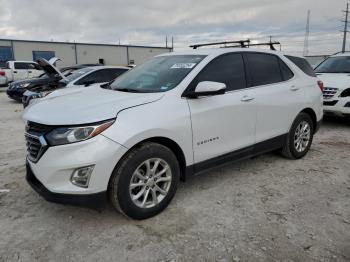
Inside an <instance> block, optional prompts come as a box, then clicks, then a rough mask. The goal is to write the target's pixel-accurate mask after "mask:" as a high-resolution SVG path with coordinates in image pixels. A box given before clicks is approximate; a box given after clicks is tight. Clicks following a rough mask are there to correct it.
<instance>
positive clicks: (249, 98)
mask: <svg viewBox="0 0 350 262" xmlns="http://www.w3.org/2000/svg"><path fill="white" fill-rule="evenodd" d="M252 100H254V97H251V96H247V95H245V96H243V97H242V98H241V101H242V102H249V101H252Z"/></svg>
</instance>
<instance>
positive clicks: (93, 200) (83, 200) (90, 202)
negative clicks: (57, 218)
mask: <svg viewBox="0 0 350 262" xmlns="http://www.w3.org/2000/svg"><path fill="white" fill-rule="evenodd" d="M26 167H27V174H26V180H27V182H28V184H29V185H30V186H31V187H32V188H33V189H34V190H35V191H36V192H37V193H38V194H39V195H41V196H42V197H43V198H45V199H46V200H47V201H50V202H54V203H61V204H71V205H79V206H87V207H94V208H96V207H101V206H103V205H104V203H106V199H107V194H106V191H104V192H100V193H95V194H86V195H74V194H59V193H54V192H51V191H50V190H48V189H47V188H46V187H45V186H44V185H43V184H42V183H41V182H40V181H39V180H38V179H37V178H36V177H35V175H34V173H33V171H32V169H31V168H30V165H29V163H28V162H27V163H26Z"/></svg>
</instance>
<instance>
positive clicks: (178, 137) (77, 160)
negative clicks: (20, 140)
mask: <svg viewBox="0 0 350 262" xmlns="http://www.w3.org/2000/svg"><path fill="white" fill-rule="evenodd" d="M290 58H294V57H290ZM290 58H287V57H285V56H284V55H283V54H282V53H280V52H276V51H264V50H254V49H249V48H220V49H202V50H192V51H190V52H173V53H167V54H164V55H160V56H157V57H154V58H152V59H150V60H149V61H147V62H146V63H144V64H141V65H138V66H137V67H135V68H134V69H132V70H130V71H129V72H127V73H126V74H124V75H122V76H120V77H118V78H117V79H116V80H115V81H113V82H112V83H111V84H109V85H106V86H104V88H100V87H95V88H88V89H85V90H83V89H82V88H81V89H80V90H79V89H78V88H75V89H74V92H71V93H70V94H69V96H67V95H66V94H65V93H64V91H62V92H61V93H60V92H57V93H56V94H55V95H54V93H52V94H50V95H49V96H47V97H44V98H42V99H39V100H38V102H37V103H34V104H32V105H30V106H29V107H28V108H27V109H26V110H25V112H24V115H23V117H24V119H25V120H26V121H27V127H26V135H25V136H26V141H27V150H28V157H27V181H28V182H29V184H30V185H31V186H32V187H33V189H34V190H36V191H37V192H38V193H39V194H41V195H42V196H44V197H45V198H46V199H47V200H49V201H55V202H64V203H68V202H72V203H80V204H82V203H85V204H89V203H90V204H91V203H99V202H98V201H103V199H105V197H106V196H108V197H109V199H110V202H111V203H112V205H113V206H114V207H115V208H116V209H118V210H119V211H120V212H121V213H123V214H125V215H126V216H128V217H131V218H134V219H145V218H148V217H151V216H154V215H156V214H158V213H159V212H161V211H162V210H163V209H164V208H166V207H167V205H168V204H169V203H170V201H171V199H172V198H173V196H174V195H175V192H176V189H177V185H178V182H179V179H180V178H182V179H185V177H186V175H191V174H195V173H199V172H201V171H203V170H205V169H208V168H212V167H214V166H216V165H219V164H223V163H224V162H227V161H234V160H239V159H244V158H248V157H251V156H255V155H257V154H261V153H264V152H268V151H274V150H280V151H281V152H282V154H283V155H284V156H286V157H288V158H291V159H299V158H302V157H304V156H305V155H306V154H307V152H308V151H309V149H310V146H311V144H312V140H313V136H314V134H315V132H316V131H317V129H318V126H319V122H320V121H321V119H322V116H323V110H322V91H321V86H320V82H319V81H318V79H317V78H316V76H315V75H309V74H307V73H306V72H304V70H302V69H301V68H300V67H299V66H297V65H296V64H295V63H294V62H292V61H291V59H290ZM309 66H310V65H309ZM84 70H85V69H84ZM311 70H312V69H311ZM82 83H84V81H82Z"/></svg>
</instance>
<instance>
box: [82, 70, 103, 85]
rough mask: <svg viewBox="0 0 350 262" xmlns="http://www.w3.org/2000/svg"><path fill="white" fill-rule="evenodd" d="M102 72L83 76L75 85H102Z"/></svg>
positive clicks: (98, 71)
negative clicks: (88, 83)
mask: <svg viewBox="0 0 350 262" xmlns="http://www.w3.org/2000/svg"><path fill="white" fill-rule="evenodd" d="M103 71H104V70H97V71H94V72H92V73H90V74H88V75H87V76H84V77H83V78H82V79H80V80H78V82H77V83H76V85H84V84H85V83H86V82H90V83H102V82H103V81H102V79H104V77H103V74H104V72H103Z"/></svg>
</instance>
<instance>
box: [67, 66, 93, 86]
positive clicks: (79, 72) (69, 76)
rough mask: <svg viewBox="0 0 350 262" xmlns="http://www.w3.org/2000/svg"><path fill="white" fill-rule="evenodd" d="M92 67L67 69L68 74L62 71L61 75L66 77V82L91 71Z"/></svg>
mask: <svg viewBox="0 0 350 262" xmlns="http://www.w3.org/2000/svg"><path fill="white" fill-rule="evenodd" d="M92 70H93V69H92V68H89V67H85V68H82V69H78V70H73V71H69V72H68V74H65V73H63V75H64V76H65V77H66V78H67V79H68V82H71V81H73V80H75V79H77V78H78V77H80V76H82V75H84V74H86V73H88V72H90V71H92Z"/></svg>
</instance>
